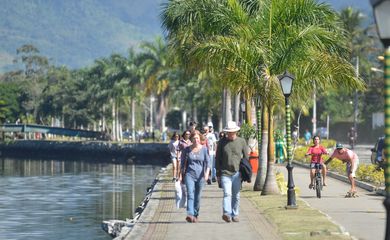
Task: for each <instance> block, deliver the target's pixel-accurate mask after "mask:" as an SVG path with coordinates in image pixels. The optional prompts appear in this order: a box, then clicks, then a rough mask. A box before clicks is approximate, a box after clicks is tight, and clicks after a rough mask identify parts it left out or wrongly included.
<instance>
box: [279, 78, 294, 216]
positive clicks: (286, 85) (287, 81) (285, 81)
mask: <svg viewBox="0 0 390 240" xmlns="http://www.w3.org/2000/svg"><path fill="white" fill-rule="evenodd" d="M278 78H279V81H280V86H281V87H282V91H283V95H284V99H285V102H286V133H287V161H288V163H287V166H286V168H287V171H288V183H287V188H288V189H287V206H286V208H287V209H296V208H297V207H298V206H297V204H296V199H295V189H294V187H295V185H294V179H293V174H292V170H293V168H294V167H293V166H292V159H291V156H292V149H291V110H290V103H289V101H288V98H289V97H290V95H291V91H292V86H293V82H294V79H295V77H294V75H292V74H290V73H288V72H287V71H286V72H284V74H283V75H281V76H279V77H278Z"/></svg>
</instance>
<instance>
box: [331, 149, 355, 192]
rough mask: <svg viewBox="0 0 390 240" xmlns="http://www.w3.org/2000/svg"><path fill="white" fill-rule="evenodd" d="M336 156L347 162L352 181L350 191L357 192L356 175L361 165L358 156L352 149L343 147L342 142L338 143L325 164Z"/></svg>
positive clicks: (347, 169)
mask: <svg viewBox="0 0 390 240" xmlns="http://www.w3.org/2000/svg"><path fill="white" fill-rule="evenodd" d="M334 158H337V159H339V160H341V161H342V162H344V163H345V164H346V172H347V176H348V179H349V181H350V183H351V189H350V190H349V192H348V193H351V194H355V193H356V187H355V176H356V170H357V168H358V166H359V158H358V156H357V155H356V153H354V152H353V151H352V150H350V149H347V148H345V147H343V145H342V144H340V143H337V144H336V149H335V150H334V152H333V154H332V155H331V156H330V158H329V159H328V160H327V161H326V162H325V164H328V163H330V162H331V161H332V160H333V159H334Z"/></svg>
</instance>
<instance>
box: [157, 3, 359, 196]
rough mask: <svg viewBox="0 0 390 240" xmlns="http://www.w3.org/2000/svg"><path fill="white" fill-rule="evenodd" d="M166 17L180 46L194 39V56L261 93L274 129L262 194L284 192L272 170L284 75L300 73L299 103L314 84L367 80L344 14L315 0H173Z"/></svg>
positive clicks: (234, 83)
mask: <svg viewBox="0 0 390 240" xmlns="http://www.w3.org/2000/svg"><path fill="white" fill-rule="evenodd" d="M175 7H176V8H177V9H176V8H175ZM178 7H180V9H179V8H178ZM163 16H164V19H163V24H164V26H165V27H166V28H167V29H168V30H169V31H170V32H169V37H170V38H171V39H173V44H171V45H172V46H175V47H178V48H179V49H181V48H183V47H187V48H188V45H190V46H191V47H190V51H188V56H187V57H188V58H190V57H191V56H192V57H193V58H195V61H197V62H203V63H204V64H205V67H206V68H207V69H210V71H212V72H215V73H219V75H220V76H221V75H223V76H224V78H223V79H222V81H223V82H224V84H225V85H226V86H229V87H230V89H235V90H238V91H241V92H242V93H243V94H244V95H245V98H246V99H247V100H249V99H250V98H251V97H252V96H253V95H254V93H255V92H258V93H259V94H260V95H261V97H262V99H263V107H264V108H265V109H266V110H267V113H268V121H266V122H265V124H264V125H263V126H264V127H265V128H266V126H268V129H269V134H268V147H267V151H268V153H267V155H268V157H267V160H268V174H267V179H266V183H265V187H264V189H263V192H262V194H275V193H278V190H277V188H276V182H275V179H274V176H273V175H272V174H273V162H274V140H273V130H274V129H273V125H274V122H273V116H274V111H275V106H276V105H277V104H280V103H282V102H283V99H284V98H283V96H282V94H281V91H280V87H279V82H278V80H277V75H278V74H281V73H283V72H284V71H285V70H286V69H289V71H290V72H293V73H294V74H295V75H296V82H295V85H294V91H295V92H299V93H300V94H299V95H294V96H292V102H294V101H295V102H298V101H304V100H307V99H308V98H309V97H310V96H309V94H308V92H310V89H311V88H312V84H313V82H315V83H316V86H317V87H319V88H320V89H321V90H322V89H325V88H327V87H331V86H336V85H337V86H338V87H344V88H345V89H353V88H362V86H363V84H362V82H361V81H360V80H358V79H356V78H355V76H354V71H353V67H352V66H351V65H350V64H349V63H348V62H347V61H346V60H345V58H346V56H347V54H348V48H347V46H346V45H345V36H344V35H343V30H342V28H341V25H340V23H339V21H338V20H337V19H338V18H337V14H336V13H335V12H334V11H333V10H332V9H331V8H330V7H329V6H327V5H325V4H318V3H316V2H315V1H310V0H306V1H302V0H295V1H287V2H286V1H282V0H273V1H271V0H268V1H261V2H260V1H257V0H246V1H234V0H232V1H198V2H194V1H181V0H171V1H169V2H168V4H167V6H166V8H165V10H164V15H163ZM205 26H208V27H209V28H205ZM188 39H189V40H188ZM179 42H181V43H183V45H182V46H180V45H178V43H179ZM216 75H217V74H216ZM313 76H317V78H316V79H312V77H313ZM260 165H261V164H260Z"/></svg>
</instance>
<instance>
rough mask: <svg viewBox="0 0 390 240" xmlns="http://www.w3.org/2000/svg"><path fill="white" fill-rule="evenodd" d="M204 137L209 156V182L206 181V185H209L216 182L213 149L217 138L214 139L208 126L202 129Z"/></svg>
mask: <svg viewBox="0 0 390 240" xmlns="http://www.w3.org/2000/svg"><path fill="white" fill-rule="evenodd" d="M203 131H204V136H205V138H206V139H207V147H208V150H209V151H208V152H209V155H210V161H211V180H210V179H209V180H208V181H207V184H211V181H212V182H216V181H217V179H216V171H215V148H216V146H217V138H216V137H215V135H214V133H211V132H210V128H209V127H208V126H205V127H204V128H203Z"/></svg>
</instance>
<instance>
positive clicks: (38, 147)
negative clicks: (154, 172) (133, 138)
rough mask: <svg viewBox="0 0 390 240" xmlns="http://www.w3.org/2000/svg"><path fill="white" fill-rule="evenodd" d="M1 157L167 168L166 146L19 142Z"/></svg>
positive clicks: (1, 147)
mask: <svg viewBox="0 0 390 240" xmlns="http://www.w3.org/2000/svg"><path fill="white" fill-rule="evenodd" d="M0 156H1V157H14V158H32V159H34V158H36V159H52V158H55V159H71V160H77V159H82V160H84V161H96V162H114V163H125V164H132V163H136V164H158V165H161V166H166V165H167V164H168V163H169V162H170V161H169V151H168V148H167V144H166V143H112V142H107V141H45V140H17V141H12V142H0Z"/></svg>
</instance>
